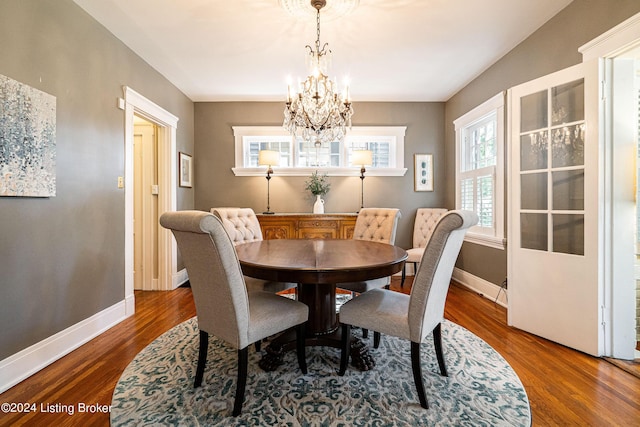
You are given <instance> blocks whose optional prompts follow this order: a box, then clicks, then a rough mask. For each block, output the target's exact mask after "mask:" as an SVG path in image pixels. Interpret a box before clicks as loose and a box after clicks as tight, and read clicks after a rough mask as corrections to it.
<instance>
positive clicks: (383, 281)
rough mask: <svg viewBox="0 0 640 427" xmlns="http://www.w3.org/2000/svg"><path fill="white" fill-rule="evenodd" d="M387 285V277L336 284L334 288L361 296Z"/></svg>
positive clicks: (389, 280)
mask: <svg viewBox="0 0 640 427" xmlns="http://www.w3.org/2000/svg"><path fill="white" fill-rule="evenodd" d="M389 283H391V279H390V278H389V277H382V278H380V279H373V280H363V281H362V282H345V283H338V284H336V287H338V288H340V289H346V290H348V291H351V292H356V293H359V294H361V293H363V292H367V291H369V290H372V289H379V288H384V287H385V286H387V285H388V284H389Z"/></svg>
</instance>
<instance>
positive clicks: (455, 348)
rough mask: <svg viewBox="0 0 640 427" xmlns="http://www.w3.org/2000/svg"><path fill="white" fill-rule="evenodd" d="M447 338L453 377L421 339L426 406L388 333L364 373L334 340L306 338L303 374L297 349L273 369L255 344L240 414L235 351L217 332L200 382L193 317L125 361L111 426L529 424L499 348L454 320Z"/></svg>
mask: <svg viewBox="0 0 640 427" xmlns="http://www.w3.org/2000/svg"><path fill="white" fill-rule="evenodd" d="M357 334H358V332H357V331H355V330H354V335H357ZM369 336H370V339H372V338H371V337H372V336H373V334H369ZM442 338H443V347H444V353H445V359H446V361H447V369H448V371H449V377H441V376H440V374H439V370H438V363H437V360H436V356H435V353H434V352H433V343H432V342H431V338H428V339H427V341H425V343H424V344H423V351H422V353H423V364H422V366H423V376H424V381H425V388H426V393H427V399H428V400H429V405H430V407H429V409H428V410H425V409H422V408H421V407H420V404H419V403H418V396H417V393H416V391H415V386H414V383H413V376H412V373H411V361H410V344H409V342H408V341H404V340H400V339H397V338H393V337H389V336H383V337H382V341H381V343H380V347H379V348H378V349H373V348H372V349H371V353H372V355H373V356H374V357H375V360H376V367H375V368H374V369H373V370H371V371H368V372H361V371H358V370H356V369H355V368H353V367H351V366H350V367H349V369H348V370H347V373H346V374H345V375H344V376H343V377H340V376H338V374H337V370H338V366H339V361H340V352H339V350H337V349H333V348H328V347H308V348H307V364H308V374H307V375H302V374H301V373H300V371H299V369H298V364H297V360H296V357H295V352H293V351H292V352H289V353H288V354H287V355H286V356H285V364H284V365H282V366H281V367H279V368H278V369H277V370H276V371H275V372H264V371H262V370H261V369H260V368H259V367H258V358H259V354H257V353H256V352H255V351H253V347H252V349H251V350H250V352H249V354H250V356H249V373H248V378H247V387H246V392H245V402H244V406H243V409H242V414H241V415H240V416H239V417H237V418H234V417H232V416H231V411H232V406H233V398H234V395H235V387H236V375H237V371H236V354H237V353H236V350H235V349H233V348H231V347H230V346H228V345H226V344H225V343H224V342H222V341H220V340H218V339H216V338H215V337H211V338H210V340H209V356H208V361H207V367H206V370H205V374H204V381H203V384H202V386H201V387H200V388H198V389H194V388H193V377H194V375H195V367H196V361H197V357H198V356H197V354H198V331H197V321H196V319H195V318H193V319H190V320H188V321H186V322H184V323H182V324H180V325H178V326H176V327H174V328H173V329H171V330H170V331H168V332H167V333H165V334H164V335H162V336H161V337H159V338H158V339H156V340H155V341H154V342H152V343H151V344H149V346H147V347H146V348H145V349H144V350H142V351H141V352H140V353H139V354H138V355H137V356H136V357H135V359H134V360H133V361H132V362H131V363H130V364H129V366H128V367H127V368H126V369H125V371H124V372H123V374H122V376H121V378H120V380H119V381H118V384H117V385H116V388H115V390H114V393H113V401H112V410H111V425H112V426H125V425H126V426H130V425H136V426H141V425H153V426H158V425H171V426H175V425H180V426H212V425H215V426H219V425H220V426H237V425H243V426H265V425H278V426H284V425H286V426H410V425H429V426H465V425H467V426H530V425H531V413H530V408H529V401H528V399H527V395H526V392H525V390H524V388H523V387H522V384H521V382H520V380H519V378H518V376H517V375H516V374H515V372H514V371H513V370H512V369H511V367H510V366H509V364H508V363H507V362H506V361H505V360H504V359H503V358H502V357H501V356H500V355H499V354H498V353H497V352H496V351H495V350H493V348H491V347H490V346H489V345H488V344H487V343H485V342H484V341H482V340H481V339H480V338H478V337H477V336H475V335H473V334H472V333H471V332H469V331H467V330H466V329H464V328H462V327H461V326H458V325H456V324H454V323H452V322H447V321H445V323H444V324H443V328H442ZM265 344H266V343H265ZM263 348H264V346H263ZM263 351H264V350H263Z"/></svg>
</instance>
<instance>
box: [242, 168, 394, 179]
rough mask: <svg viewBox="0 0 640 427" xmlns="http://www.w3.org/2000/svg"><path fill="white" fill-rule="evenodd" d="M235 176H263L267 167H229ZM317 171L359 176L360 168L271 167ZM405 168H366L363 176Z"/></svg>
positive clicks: (288, 172) (290, 172) (279, 171)
mask: <svg viewBox="0 0 640 427" xmlns="http://www.w3.org/2000/svg"><path fill="white" fill-rule="evenodd" d="M231 170H232V171H233V174H234V175H235V176H265V175H266V174H267V168H266V167H263V168H231ZM315 171H319V172H320V173H321V174H324V173H326V174H327V175H328V176H360V168H356V167H352V168H277V167H275V168H273V174H274V175H278V176H309V175H311V174H312V173H313V172H315ZM406 173H407V168H384V169H374V168H372V169H367V171H366V172H365V174H364V176H365V177H369V176H404V175H405V174H406Z"/></svg>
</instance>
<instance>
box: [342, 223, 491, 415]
mask: <svg viewBox="0 0 640 427" xmlns="http://www.w3.org/2000/svg"><path fill="white" fill-rule="evenodd" d="M477 222H478V216H477V215H476V214H475V213H474V212H469V211H450V212H448V213H447V214H445V215H444V216H443V217H442V218H441V219H440V221H438V224H437V225H436V227H435V229H434V230H433V234H432V236H431V239H429V242H428V243H427V246H426V248H425V251H424V254H423V255H422V259H421V260H420V265H419V267H418V272H417V273H416V276H415V278H414V281H413V286H412V288H411V294H410V295H406V294H403V293H400V292H395V291H391V290H388V289H373V290H371V291H369V292H365V293H363V294H361V295H360V296H358V297H357V298H353V299H352V300H350V301H348V302H346V303H345V304H344V305H342V307H340V323H342V350H341V357H340V371H339V375H344V373H345V371H346V369H347V365H348V362H349V352H350V342H351V327H352V326H354V327H361V328H367V329H371V330H373V331H377V332H381V333H383V334H387V335H391V336H395V337H400V338H403V339H406V340H409V341H411V366H412V370H413V379H414V382H415V386H416V389H417V392H418V398H419V400H420V405H421V406H422V407H423V408H425V409H428V408H429V404H428V402H427V397H426V394H425V391H424V384H423V380H422V368H421V362H420V346H421V343H422V341H423V340H424V339H425V338H426V336H427V334H429V333H432V334H433V342H434V347H435V352H436V357H437V360H438V367H439V368H440V374H441V375H443V376H447V368H446V363H445V360H444V354H443V351H442V333H441V325H442V320H443V319H444V306H445V301H446V298H447V292H448V290H449V283H450V281H451V274H452V273H453V267H454V265H455V262H456V259H457V257H458V254H459V253H460V247H461V246H462V240H463V239H464V235H465V233H466V232H467V229H468V228H469V227H471V226H473V225H475V224H476V223H477Z"/></svg>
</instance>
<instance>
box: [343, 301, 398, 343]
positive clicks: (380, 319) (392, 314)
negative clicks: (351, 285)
mask: <svg viewBox="0 0 640 427" xmlns="http://www.w3.org/2000/svg"><path fill="white" fill-rule="evenodd" d="M409 299H410V297H409V295H406V294H403V293H400V292H395V291H390V290H388V289H372V290H370V291H368V292H365V293H363V294H361V295H359V296H358V297H357V298H353V299H351V300H350V301H348V302H346V303H344V304H343V305H342V307H340V322H341V323H346V324H348V325H352V326H357V327H360V328H364V329H370V330H372V331H377V332H380V333H382V334H385V335H392V336H395V337H400V338H404V339H409V318H408V315H407V313H408V312H409Z"/></svg>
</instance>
